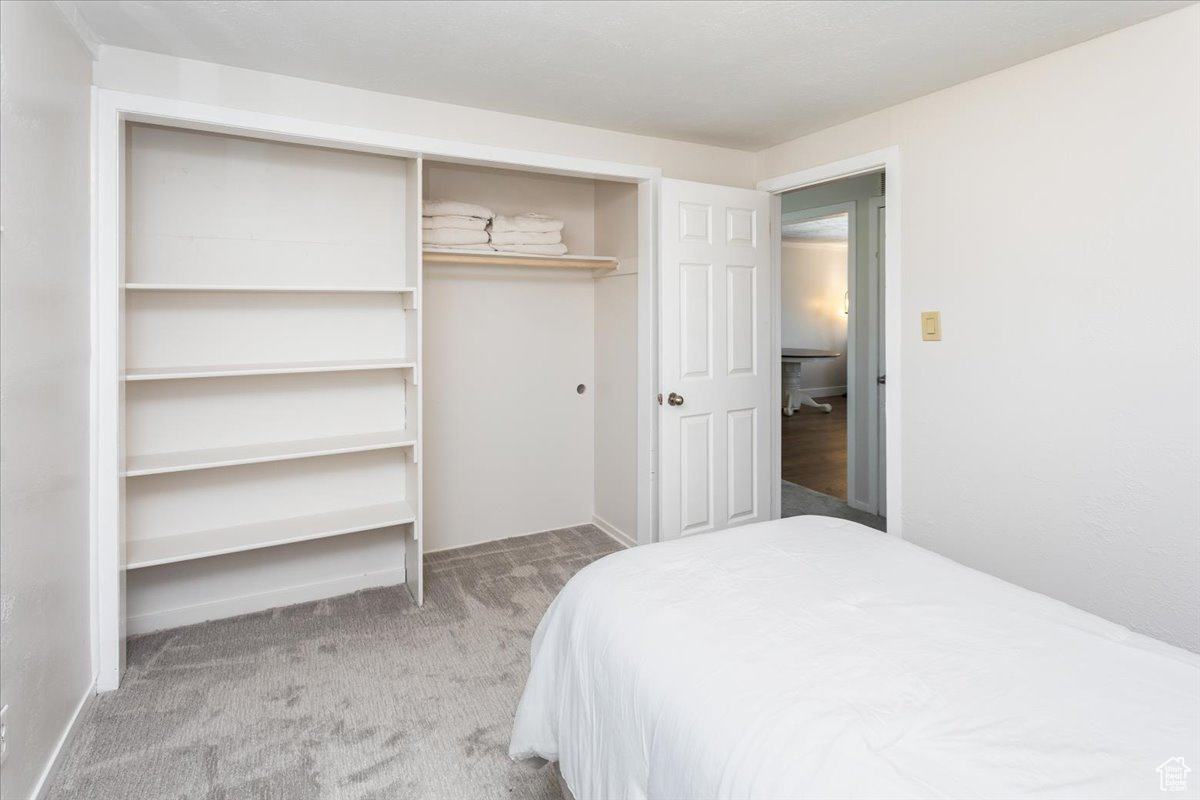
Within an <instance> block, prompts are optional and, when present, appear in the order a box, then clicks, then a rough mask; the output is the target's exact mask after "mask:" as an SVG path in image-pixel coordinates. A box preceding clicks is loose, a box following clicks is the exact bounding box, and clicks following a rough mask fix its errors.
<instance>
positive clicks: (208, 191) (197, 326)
mask: <svg viewBox="0 0 1200 800" xmlns="http://www.w3.org/2000/svg"><path fill="white" fill-rule="evenodd" d="M127 136H128V138H129V140H130V149H129V153H130V155H129V158H130V166H129V172H128V178H127V181H128V198H129V199H128V201H127V208H126V214H127V215H128V216H129V218H130V219H131V221H132V223H133V224H130V225H129V227H128V229H127V230H128V233H127V237H128V241H127V246H126V248H127V255H126V265H125V274H126V279H125V281H124V282H123V283H122V288H123V290H124V303H123V304H122V323H123V328H124V369H123V370H122V373H121V379H122V382H123V384H124V391H123V392H122V404H123V408H122V412H123V417H124V422H125V425H124V429H125V447H124V457H123V467H122V471H121V479H122V480H123V481H124V497H125V514H124V545H125V547H124V550H125V558H124V566H125V569H126V570H127V571H129V572H128V580H129V581H130V582H131V590H132V588H133V586H134V584H136V580H137V576H138V575H140V574H142V571H143V570H147V571H148V570H153V569H154V568H155V567H162V566H163V565H168V564H177V563H179V562H185V561H201V560H204V559H209V561H206V562H204V564H211V565H212V566H211V574H212V580H213V583H214V586H216V587H219V586H220V583H221V581H222V570H223V569H227V568H230V567H229V564H228V563H226V564H224V565H222V564H221V563H220V562H219V560H214V559H215V557H219V556H227V555H231V554H235V553H245V552H247V551H253V550H267V549H269V548H280V547H283V546H286V545H290V544H295V543H298V542H305V541H310V540H315V539H328V538H332V537H340V536H345V535H348V534H354V533H360V532H366V531H383V530H385V529H390V530H394V532H395V533H396V535H397V536H400V537H402V538H403V542H404V556H403V562H404V574H405V581H406V583H407V584H408V586H409V589H410V591H411V592H412V594H413V596H414V598H415V599H416V601H417V602H418V603H420V602H421V600H422V590H421V560H422V559H421V550H422V547H421V542H420V539H421V535H420V534H421V503H420V493H421V474H420V473H421V466H420V464H421V458H420V454H421V423H420V397H421V393H420V376H421V367H420V347H421V344H420V327H421V326H420V321H419V314H420V313H421V311H420V306H421V285H420V284H421V280H420V276H421V266H420V259H421V244H420V226H419V215H414V214H412V213H409V210H410V209H413V208H416V207H418V206H419V202H420V200H419V198H420V197H421V167H420V162H419V159H403V158H389V157H384V156H376V155H367V154H363V153H352V152H344V151H333V150H323V149H319V148H308V147H304V146H301V145H293V144H284V143H279V142H270V141H264V140H254V139H241V138H237V137H232V136H225V135H220V134H210V133H201V132H197V131H188V130H183V129H161V128H151V127H146V126H138V125H131V126H130V128H129V129H128V133H127ZM231 159H232V160H233V163H241V164H244V165H248V166H247V168H246V169H245V170H244V171H243V172H242V173H241V174H239V173H238V172H236V171H233V170H228V169H221V170H218V169H213V167H214V166H215V165H217V164H225V165H227V164H228V163H230V160H231ZM339 170H340V172H339ZM296 186H304V187H305V188H306V189H308V191H306V192H303V193H299V192H296V191H295V190H294V188H295V187H296ZM347 197H355V198H356V199H358V200H361V201H362V202H364V203H367V204H370V203H372V202H373V203H374V204H375V207H377V208H379V209H380V210H379V212H378V213H376V214H374V215H373V216H371V217H370V218H369V219H365V220H364V219H361V218H360V217H361V216H363V215H361V213H360V212H357V211H355V212H353V213H352V212H350V211H345V210H342V207H343V206H345V207H349V206H351V205H352V204H350V203H347V202H345V200H346V198H347ZM356 215H357V216H356ZM294 557H295V556H293V558H294ZM270 558H271V557H270V555H269V554H268V555H267V559H268V561H267V562H258V563H269V560H270ZM395 567H396V568H398V567H399V564H397V565H395ZM233 568H235V569H242V570H244V569H245V568H246V567H245V563H242V564H240V565H235V566H234V567H233ZM202 569H204V570H207V569H209V567H208V566H204V567H202ZM202 574H207V573H202ZM162 581H163V579H162V578H155V579H154V580H152V581H151V584H154V585H155V586H161V583H162ZM159 591H161V590H159ZM214 591H218V593H219V588H218V589H215V590H214Z"/></svg>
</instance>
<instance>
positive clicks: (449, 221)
mask: <svg viewBox="0 0 1200 800" xmlns="http://www.w3.org/2000/svg"><path fill="white" fill-rule="evenodd" d="M421 227H422V228H424V229H425V230H427V231H431V230H434V229H435V228H460V229H462V230H464V231H481V230H483V229H485V228H486V227H487V220H486V219H483V218H481V217H464V216H463V215H462V214H445V215H443V216H440V217H421Z"/></svg>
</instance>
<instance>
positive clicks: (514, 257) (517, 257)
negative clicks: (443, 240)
mask: <svg viewBox="0 0 1200 800" xmlns="http://www.w3.org/2000/svg"><path fill="white" fill-rule="evenodd" d="M425 263H427V264H460V265H467V266H473V265H485V266H494V267H540V268H542V269H590V270H595V271H602V270H613V269H617V268H618V267H620V266H621V262H620V261H618V260H617V259H615V258H611V257H608V256H575V255H565V256H539V255H530V254H526V253H505V252H502V251H499V250H497V251H495V252H493V253H488V252H486V251H482V250H451V249H445V248H439V249H436V250H434V249H428V250H426V251H425Z"/></svg>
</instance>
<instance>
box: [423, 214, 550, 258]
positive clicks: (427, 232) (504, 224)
mask: <svg viewBox="0 0 1200 800" xmlns="http://www.w3.org/2000/svg"><path fill="white" fill-rule="evenodd" d="M421 227H422V228H423V229H424V231H423V234H424V237H423V238H424V241H425V245H426V246H428V247H435V248H437V247H440V248H445V249H447V250H500V251H503V252H508V253H529V254H531V255H539V256H561V255H565V254H566V252H567V246H566V245H565V244H563V241H562V229H563V222H562V220H561V219H553V218H551V217H546V216H542V215H541V214H534V213H532V212H530V213H527V214H515V215H513V216H511V217H508V216H504V215H503V214H500V215H497V214H495V213H493V212H492V210H491V209H490V208H487V207H485V206H479V205H475V204H474V203H460V202H458V201H457V200H426V201H425V210H424V217H422V219H421Z"/></svg>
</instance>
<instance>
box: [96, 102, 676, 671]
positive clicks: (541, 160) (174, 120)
mask: <svg viewBox="0 0 1200 800" xmlns="http://www.w3.org/2000/svg"><path fill="white" fill-rule="evenodd" d="M130 122H134V123H144V124H149V125H158V126H164V127H173V128H182V129H185V130H193V131H205V132H210V133H221V134H227V135H232V136H242V137H248V138H254V139H264V140H268V141H277V142H287V143H294V144H306V145H312V146H318V147H327V148H334V149H339V150H350V151H358V152H365V153H376V154H382V155H390V156H398V157H402V158H410V159H418V158H423V157H429V158H435V159H437V160H439V161H443V162H452V163H460V164H471V165H478V166H492V167H502V168H508V169H513V168H516V169H525V170H529V171H536V172H542V173H546V174H554V175H567V176H573V177H581V178H591V179H596V180H608V181H618V182H625V183H634V184H637V185H638V228H639V234H638V261H639V269H638V324H639V336H638V388H637V392H638V400H637V402H638V415H637V416H638V433H637V435H638V482H637V483H638V498H637V505H638V531H637V539H638V543H639V544H644V543H648V542H651V541H655V540H656V538H657V531H656V524H655V519H656V517H657V505H658V504H657V498H656V497H654V495H653V492H654V489H655V484H654V481H653V476H654V473H655V471H656V468H657V467H656V464H655V459H656V454H657V447H656V445H655V442H656V441H657V436H658V432H657V415H656V413H655V406H654V403H655V400H654V395H655V392H656V391H657V389H656V388H655V387H656V386H657V382H658V377H657V376H658V352H657V348H658V292H657V276H658V262H657V225H658V216H657V211H656V209H655V201H656V199H657V196H658V187H659V182H660V180H661V178H662V170H661V169H660V168H658V167H650V166H645V165H639V164H623V163H619V162H612V161H602V160H596V159H589V158H579V157H576V156H568V155H561V154H555V153H543V152H537V151H533V150H522V149H516V148H508V147H497V146H493V145H486V144H478V143H474V142H463V141H455V140H447V139H436V138H431V137H425V136H415V135H412V134H406V133H400V132H395V131H385V130H379V129H374V128H363V127H357V126H349V125H340V124H334V123H328V122H319V121H316V120H310V119H304V118H301V117H289V116H282V115H276V114H264V113H261V112H256V111H248V110H245V109H238V108H228V107H223V106H213V105H207V104H202V103H193V102H189V101H185V100H175V99H171V98H164V97H154V96H150V95H141V94H134V93H130V92H120V91H114V90H110V89H100V88H96V87H93V90H92V148H93V153H92V156H93V158H92V254H91V261H92V263H91V278H92V331H93V346H92V353H93V358H92V387H91V389H92V396H91V408H90V416H91V423H92V430H91V436H90V444H91V453H90V456H91V486H92V509H91V511H92V515H91V516H92V518H91V520H90V523H91V524H90V528H91V545H92V548H91V553H92V572H93V575H92V578H93V614H92V652H93V661H94V663H93V665H92V667H93V671H94V672H95V674H96V688H97V690H98V691H101V692H105V691H111V690H113V689H116V688H117V687H118V686H119V684H120V681H121V676H122V673H123V672H124V666H125V665H124V655H125V648H124V646H123V643H124V640H125V633H126V631H125V627H126V619H125V608H124V601H125V592H124V583H125V573H124V564H125V552H124V551H125V544H124V541H123V537H122V536H121V531H122V524H121V523H122V520H121V515H122V513H123V505H124V503H123V498H122V496H121V495H122V480H123V472H124V464H125V453H124V441H125V430H124V421H123V417H122V413H121V407H122V400H121V397H122V392H123V385H124V381H123V380H122V372H123V370H124V364H123V363H122V360H123V348H122V341H123V338H124V331H123V330H122V305H123V302H124V295H125V286H124V279H123V273H124V268H123V259H124V234H123V230H124V213H123V205H124V185H123V184H124V181H123V171H124V167H125V125H126V123H130Z"/></svg>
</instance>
